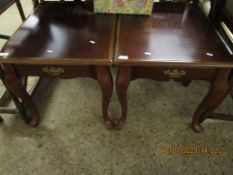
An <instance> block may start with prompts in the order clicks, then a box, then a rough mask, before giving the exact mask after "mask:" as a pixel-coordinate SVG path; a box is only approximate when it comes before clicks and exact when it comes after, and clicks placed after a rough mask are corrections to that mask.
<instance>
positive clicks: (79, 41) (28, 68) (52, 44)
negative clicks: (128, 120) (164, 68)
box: [0, 2, 116, 128]
mask: <svg viewBox="0 0 233 175" xmlns="http://www.w3.org/2000/svg"><path fill="white" fill-rule="evenodd" d="M115 23H116V19H115V16H113V15H96V14H95V15H94V14H93V13H92V12H91V11H88V10H87V9H84V8H83V7H82V6H80V5H79V4H78V3H76V2H64V3H54V2H53V3H42V4H39V5H38V7H37V8H36V10H35V12H34V13H33V15H31V16H30V17H29V18H28V19H27V20H26V21H25V22H24V23H23V25H22V26H21V27H20V28H19V29H18V30H17V31H16V33H15V34H14V35H13V36H12V37H11V38H10V40H9V42H8V43H7V44H6V46H5V48H4V49H3V51H2V52H3V53H4V54H5V57H2V58H1V59H0V63H1V64H2V67H3V70H4V82H5V84H6V86H7V87H8V89H9V90H10V91H11V92H12V93H13V94H14V95H15V96H16V97H18V98H19V99H20V100H21V102H22V106H23V107H24V108H25V107H28V108H29V111H30V116H31V117H30V120H29V124H30V125H31V126H36V125H37V124H38V123H39V112H38V110H37V107H36V106H35V104H34V102H33V100H32V99H31V98H30V96H29V94H28V93H27V92H26V90H25V88H24V87H23V85H22V84H21V81H20V78H21V77H24V76H29V75H31V76H40V77H48V78H76V77H90V78H93V79H96V80H97V81H98V82H99V85H100V87H101V89H102V94H103V102H102V110H103V119H104V124H105V126H106V127H107V128H113V123H112V121H111V120H110V118H109V116H108V113H107V109H108V105H109V101H110V98H111V95H112V90H113V81H112V76H111V73H110V66H109V65H112V62H113V60H112V58H113V44H114V37H115V35H114V34H115V31H114V30H115Z"/></svg>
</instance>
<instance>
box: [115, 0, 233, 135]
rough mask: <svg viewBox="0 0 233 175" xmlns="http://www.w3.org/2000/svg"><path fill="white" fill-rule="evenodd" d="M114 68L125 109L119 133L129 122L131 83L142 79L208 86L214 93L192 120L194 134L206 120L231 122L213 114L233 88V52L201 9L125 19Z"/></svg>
mask: <svg viewBox="0 0 233 175" xmlns="http://www.w3.org/2000/svg"><path fill="white" fill-rule="evenodd" d="M115 64H117V65H119V69H118V75H117V80H116V88H117V94H118V97H119V100H120V103H121V107H122V116H121V118H120V120H119V121H118V123H117V125H116V127H117V128H122V127H123V125H124V124H125V121H126V117H127V88H128V86H129V83H130V81H132V80H135V79H138V78H149V79H153V80H158V81H168V80H171V79H172V80H174V81H178V82H183V83H184V84H186V85H188V84H189V83H190V82H191V81H192V80H206V81H209V82H210V83H211V87H210V90H209V93H208V94H207V96H206V97H205V98H204V100H203V101H202V102H201V104H200V105H199V107H198V108H197V110H196V112H195V114H194V116H193V120H192V127H193V129H194V131H196V132H201V131H202V130H203V129H202V127H201V125H200V124H201V122H203V121H204V120H205V119H206V118H218V119H228V120H232V118H227V117H226V116H224V115H221V116H220V115H217V114H215V113H213V111H214V110H215V109H216V108H217V107H218V106H219V104H220V103H221V102H222V101H223V99H224V98H225V97H226V95H228V93H229V91H230V89H231V88H232V67H233V57H232V52H231V51H230V50H229V49H227V47H226V46H225V45H224V43H223V41H222V40H221V39H220V37H219V36H218V35H217V33H216V31H215V28H214V27H213V26H212V24H211V23H210V21H209V20H208V18H207V17H206V16H205V15H204V14H203V13H202V11H201V10H200V8H199V7H198V6H197V5H196V4H193V3H190V4H187V5H185V4H170V5H167V6H164V7H163V8H162V7H161V8H159V7H155V10H154V12H153V14H152V16H132V15H131V16H130V15H128V16H127V15H120V17H119V21H118V32H117V42H116V51H115ZM158 93H160V92H158Z"/></svg>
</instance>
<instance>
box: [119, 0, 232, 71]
mask: <svg viewBox="0 0 233 175" xmlns="http://www.w3.org/2000/svg"><path fill="white" fill-rule="evenodd" d="M176 6H177V5H176V4H172V3H169V6H168V9H169V10H170V13H169V12H167V11H168V10H166V9H164V11H165V12H161V10H159V9H157V10H156V11H158V12H156V11H155V12H154V13H153V14H152V16H137V17H136V16H133V15H131V16H130V15H128V16H127V15H124V16H123V15H121V16H120V17H119V21H118V29H119V30H118V36H117V39H118V41H117V43H116V54H115V64H119V65H126V64H127V65H139V66H141V65H144V66H145V65H148V66H152V65H153V66H176V65H179V66H185V67H195V66H196V67H232V55H231V54H230V53H229V51H228V50H227V49H226V47H225V46H224V44H223V43H222V41H221V40H220V38H219V37H218V35H217V34H216V32H215V30H214V28H213V26H212V24H211V23H210V21H209V20H208V19H207V18H206V17H205V15H204V14H203V13H202V11H201V10H200V9H199V8H198V7H197V5H195V4H188V5H186V6H184V5H182V4H181V5H178V8H177V7H176ZM155 9H156V8H155ZM121 55H123V56H127V57H128V59H127V60H124V59H119V57H120V56H121Z"/></svg>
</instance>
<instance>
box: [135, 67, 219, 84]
mask: <svg viewBox="0 0 233 175" xmlns="http://www.w3.org/2000/svg"><path fill="white" fill-rule="evenodd" d="M216 70H217V69H214V68H175V67H165V68H164V67H163V68H160V67H134V68H133V70H132V78H133V79H135V78H151V79H154V80H159V81H160V80H161V81H168V80H171V79H173V80H175V81H188V80H207V81H211V80H212V77H213V76H214V75H215V72H216Z"/></svg>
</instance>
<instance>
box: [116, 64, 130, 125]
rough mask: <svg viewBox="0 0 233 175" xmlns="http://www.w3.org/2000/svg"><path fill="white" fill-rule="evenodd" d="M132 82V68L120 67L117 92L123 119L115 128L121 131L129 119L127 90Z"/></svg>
mask: <svg viewBox="0 0 233 175" xmlns="http://www.w3.org/2000/svg"><path fill="white" fill-rule="evenodd" d="M130 80H131V67H128V66H119V68H118V74H117V79H116V91H117V95H118V98H119V102H120V105H121V110H122V114H121V118H120V119H119V120H118V122H117V123H116V126H115V128H116V129H121V128H123V126H124V125H125V122H126V119H127V111H128V102H127V89H128V87H129V83H130Z"/></svg>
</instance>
